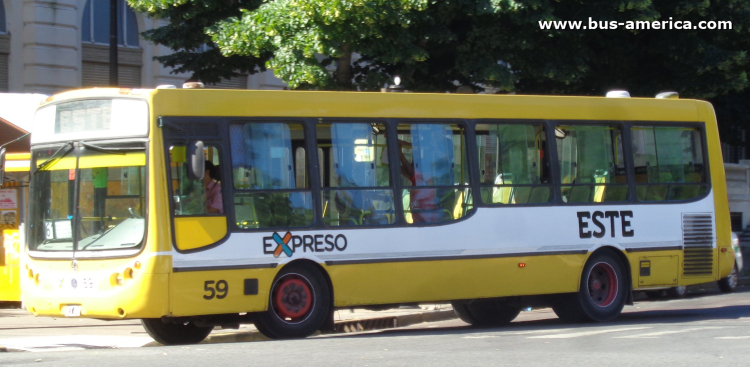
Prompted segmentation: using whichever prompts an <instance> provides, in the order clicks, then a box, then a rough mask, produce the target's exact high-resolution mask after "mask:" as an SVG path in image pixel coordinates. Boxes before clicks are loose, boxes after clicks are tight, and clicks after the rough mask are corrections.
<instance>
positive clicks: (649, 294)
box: [644, 291, 664, 299]
mask: <svg viewBox="0 0 750 367" xmlns="http://www.w3.org/2000/svg"><path fill="white" fill-rule="evenodd" d="M644 293H646V297H648V298H651V299H659V298H662V297H663V295H664V291H645V292H644Z"/></svg>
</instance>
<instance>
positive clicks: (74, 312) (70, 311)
mask: <svg viewBox="0 0 750 367" xmlns="http://www.w3.org/2000/svg"><path fill="white" fill-rule="evenodd" d="M63 314H65V317H78V316H81V306H65V307H63Z"/></svg>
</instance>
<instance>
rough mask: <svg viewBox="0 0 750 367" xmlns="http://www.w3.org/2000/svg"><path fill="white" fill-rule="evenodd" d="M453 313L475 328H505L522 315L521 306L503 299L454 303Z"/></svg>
mask: <svg viewBox="0 0 750 367" xmlns="http://www.w3.org/2000/svg"><path fill="white" fill-rule="evenodd" d="M453 311H454V312H455V313H456V315H457V316H458V317H459V318H460V319H461V320H462V321H463V322H465V323H467V324H470V325H473V326H503V325H507V324H509V323H510V322H511V321H513V320H514V319H515V318H516V317H518V314H520V313H521V306H519V305H515V304H514V303H513V302H509V301H507V300H502V299H478V300H474V301H470V302H453Z"/></svg>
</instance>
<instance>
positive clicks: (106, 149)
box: [81, 141, 144, 154]
mask: <svg viewBox="0 0 750 367" xmlns="http://www.w3.org/2000/svg"><path fill="white" fill-rule="evenodd" d="M81 145H83V146H84V147H86V148H89V149H94V150H98V151H100V152H105V153H122V154H124V152H132V151H137V150H143V149H144V148H142V147H102V146H98V145H94V144H91V143H87V142H85V141H82V142H81Z"/></svg>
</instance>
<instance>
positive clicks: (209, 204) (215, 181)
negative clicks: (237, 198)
mask: <svg viewBox="0 0 750 367" xmlns="http://www.w3.org/2000/svg"><path fill="white" fill-rule="evenodd" d="M218 168H219V167H218V166H215V165H214V164H213V162H211V161H206V174H205V175H203V192H204V193H205V196H206V198H205V200H204V201H203V204H204V205H205V207H206V213H209V214H222V213H224V204H223V203H222V198H221V184H220V183H219V174H218V172H219V169H218Z"/></svg>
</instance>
